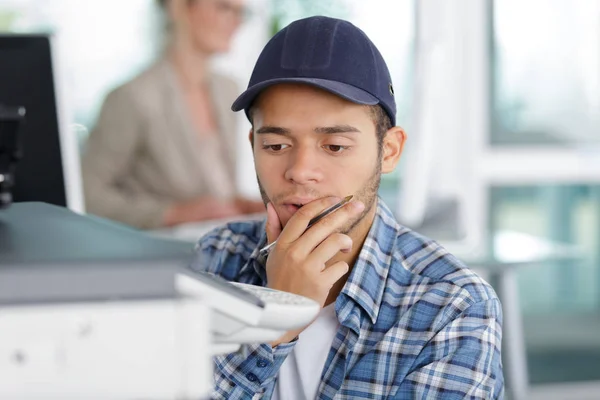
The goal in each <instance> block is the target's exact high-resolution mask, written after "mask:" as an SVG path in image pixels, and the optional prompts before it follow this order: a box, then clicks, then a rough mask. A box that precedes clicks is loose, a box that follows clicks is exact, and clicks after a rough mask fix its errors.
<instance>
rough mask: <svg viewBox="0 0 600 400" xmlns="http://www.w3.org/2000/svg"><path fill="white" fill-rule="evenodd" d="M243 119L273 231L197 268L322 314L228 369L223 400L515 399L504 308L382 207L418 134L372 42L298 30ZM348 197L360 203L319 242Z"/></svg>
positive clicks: (206, 253)
mask: <svg viewBox="0 0 600 400" xmlns="http://www.w3.org/2000/svg"><path fill="white" fill-rule="evenodd" d="M232 109H233V110H234V111H239V110H245V112H246V115H247V116H248V118H249V119H250V121H251V123H252V130H251V132H250V143H251V145H252V148H253V152H254V161H255V167H256V173H257V177H258V181H259V186H260V190H261V193H262V197H263V200H264V202H265V204H266V206H267V220H266V221H262V222H242V223H233V224H229V225H227V226H224V227H222V228H219V229H216V230H214V231H212V232H211V233H210V234H208V235H207V236H205V237H204V238H202V239H201V240H200V242H199V246H198V249H199V250H198V251H199V254H198V260H202V261H201V262H198V263H197V264H196V265H195V266H194V268H197V269H201V270H204V271H206V270H208V271H210V272H214V273H216V274H219V275H221V276H223V277H225V278H226V279H229V280H232V281H239V282H244V283H251V284H255V285H261V286H268V287H271V288H274V289H279V290H284V291H288V292H292V293H297V294H300V295H303V296H306V297H309V298H312V299H314V300H316V301H317V302H319V303H320V304H321V305H322V306H323V309H322V310H321V312H320V314H319V316H318V317H317V318H316V319H315V321H313V323H311V324H310V325H309V326H308V327H306V328H305V329H302V330H298V331H294V332H288V333H287V334H286V335H284V336H283V337H282V338H280V339H279V340H277V341H276V342H273V343H268V344H266V343H265V344H260V345H245V346H243V347H242V349H241V350H240V351H239V352H237V353H234V354H230V355H227V356H223V357H217V358H216V367H215V393H214V397H215V398H227V399H253V398H265V399H269V398H274V399H280V400H290V399H292V400H293V399H309V398H310V399H314V398H317V399H334V398H335V399H363V398H364V399H366V398H369V399H373V398H399V399H405V398H411V399H413V398H419V399H458V398H461V399H462V398H469V399H497V398H502V396H503V392H504V391H503V376H502V365H501V360H500V342H501V335H502V334H501V320H502V317H501V315H502V312H501V306H500V302H499V301H498V298H497V297H496V294H495V293H494V291H493V290H492V289H491V287H490V286H489V285H488V284H487V283H486V282H484V281H483V280H482V279H480V278H479V277H478V276H477V275H475V274H474V273H473V272H471V271H469V270H468V269H467V268H466V267H464V266H463V265H462V264H461V263H460V261H458V260H457V259H456V258H454V257H453V256H452V255H450V254H449V253H448V252H447V251H446V250H444V249H443V248H442V247H440V246H439V245H438V244H437V243H435V242H433V241H431V240H429V239H427V238H424V237H422V236H420V235H418V234H416V233H415V232H412V231H410V230H409V229H407V228H405V227H402V226H400V225H399V224H398V222H396V220H395V219H394V217H393V215H392V213H391V211H390V210H389V209H388V208H387V206H386V205H385V204H384V203H383V202H382V200H381V199H379V198H378V196H377V189H378V187H379V181H380V176H381V174H382V173H388V172H391V171H392V170H393V169H394V168H395V166H396V164H397V163H398V160H399V159H400V155H401V153H402V148H403V146H404V141H405V133H404V131H403V130H402V129H401V128H400V127H397V126H395V124H396V121H395V116H396V105H395V101H394V90H393V87H392V83H391V80H390V75H389V71H388V69H387V66H386V64H385V62H384V60H383V58H382V56H381V54H380V53H379V51H378V50H377V48H376V47H375V46H374V45H373V43H372V42H371V41H370V40H369V39H368V38H367V36H366V35H365V34H364V33H363V32H362V31H361V30H359V29H358V28H356V27H355V26H354V25H352V24H350V23H348V22H346V21H342V20H337V19H332V18H326V17H311V18H307V19H303V20H299V21H296V22H294V23H292V24H291V25H289V26H288V27H286V28H285V29H283V30H282V31H281V32H279V33H278V34H277V35H275V36H274V37H273V38H272V39H271V41H269V43H268V44H267V45H266V46H265V48H264V50H263V52H262V53H261V55H260V57H259V59H258V61H257V63H256V66H255V68H254V71H253V74H252V77H251V79H250V83H249V85H248V89H247V90H246V91H245V92H244V93H243V94H242V95H241V96H240V97H238V99H237V100H236V101H235V103H234V104H233V107H232ZM349 194H352V195H354V199H353V200H352V201H351V202H350V203H349V204H347V205H346V206H344V207H343V208H341V209H340V210H338V211H336V212H335V213H332V214H330V215H329V216H327V217H326V218H324V219H322V220H321V221H320V222H318V223H317V224H315V225H314V226H313V227H311V228H310V229H308V230H307V229H306V228H307V225H308V222H309V221H310V219H311V218H313V217H314V216H316V215H317V214H318V213H319V212H320V211H322V210H323V209H325V208H326V207H328V206H330V205H332V204H334V203H336V202H337V201H339V200H340V198H343V197H345V196H347V195H349ZM276 239H277V244H276V245H275V246H274V247H273V248H272V250H271V252H270V253H269V255H268V257H264V256H261V255H260V254H259V249H260V248H262V247H263V246H265V245H266V244H267V243H271V242H273V241H274V240H276Z"/></svg>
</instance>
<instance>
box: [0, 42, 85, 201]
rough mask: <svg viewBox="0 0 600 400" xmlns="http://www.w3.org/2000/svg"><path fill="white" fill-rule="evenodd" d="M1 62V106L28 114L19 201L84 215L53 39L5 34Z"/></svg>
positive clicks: (18, 177) (17, 193)
mask: <svg viewBox="0 0 600 400" xmlns="http://www.w3.org/2000/svg"><path fill="white" fill-rule="evenodd" d="M0 60H2V61H1V62H0V104H2V105H3V106H5V107H23V108H24V109H25V111H26V116H25V121H24V123H22V124H21V128H20V132H19V140H20V148H21V151H22V158H21V159H20V160H19V163H18V165H17V168H16V172H15V181H14V187H13V188H12V191H13V193H12V195H13V202H23V201H40V202H44V203H50V204H54V205H58V206H64V207H68V208H70V209H71V210H73V211H76V212H83V211H84V208H83V204H84V203H83V190H82V185H81V172H80V162H79V154H78V145H77V138H76V135H75V132H74V131H72V130H71V129H70V125H69V121H68V113H67V111H66V109H65V104H64V96H63V95H62V93H61V92H60V90H61V85H60V79H59V74H58V67H57V63H56V51H55V45H54V41H53V40H52V37H51V36H50V35H26V34H2V35H0Z"/></svg>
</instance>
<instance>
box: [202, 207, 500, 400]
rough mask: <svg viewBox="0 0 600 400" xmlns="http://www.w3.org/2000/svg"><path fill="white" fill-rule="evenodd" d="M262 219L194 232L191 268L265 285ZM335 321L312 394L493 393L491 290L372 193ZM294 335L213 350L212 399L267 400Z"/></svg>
mask: <svg viewBox="0 0 600 400" xmlns="http://www.w3.org/2000/svg"><path fill="white" fill-rule="evenodd" d="M265 243H266V233H265V222H264V221H255V222H248V221H246V222H236V223H230V224H228V225H226V226H224V227H221V228H217V229H215V230H213V231H212V232H210V233H209V234H207V235H206V236H204V237H203V238H202V239H201V240H200V242H199V243H198V246H197V249H198V251H197V254H196V259H195V262H194V263H193V267H192V268H193V269H198V270H202V271H209V272H213V273H216V274H218V275H221V276H223V277H224V278H225V279H228V280H230V281H237V282H243V283H250V284H254V285H261V286H264V285H266V274H265V265H264V262H265V260H264V259H262V258H259V257H258V249H259V248H261V247H262V246H263V245H264V244H265ZM335 311H336V314H337V318H338V320H339V323H340V326H339V329H338V331H337V333H336V336H335V338H334V339H333V343H332V345H331V348H330V350H329V354H328V356H327V361H326V363H325V366H324V368H323V371H322V373H321V383H320V386H319V389H318V395H317V398H318V399H380V398H386V399H389V398H397V399H463V398H468V399H501V398H503V395H504V380H503V375H502V364H501V360H500V342H501V337H502V327H501V325H502V309H501V305H500V302H499V300H498V298H497V296H496V294H495V293H494V291H493V289H492V288H491V287H490V286H489V285H488V284H487V283H486V282H485V281H483V280H482V279H481V278H479V277H478V276H477V275H476V274H474V273H473V272H471V271H470V270H469V269H467V268H465V267H464V266H463V265H462V264H461V262H460V261H458V260H457V259H456V258H455V257H454V256H452V255H451V254H449V253H448V252H447V251H446V250H445V249H444V248H442V247H441V246H440V245H438V244H437V243H435V242H434V241H432V240H429V239H427V238H424V237H422V236H420V235H418V234H416V233H415V232H413V231H411V230H409V229H407V228H405V227H402V226H400V225H399V224H398V223H397V222H396V220H395V219H394V217H393V215H392V213H391V211H390V210H389V209H388V208H387V206H386V205H385V204H384V203H383V201H381V199H379V203H378V209H377V214H376V216H375V219H374V222H373V225H372V227H371V230H370V232H369V234H368V236H367V239H366V240H365V243H364V245H363V248H362V250H361V252H360V255H359V257H358V260H357V262H356V264H355V265H354V266H353V268H352V272H351V273H350V275H349V277H348V280H347V282H346V284H345V285H344V288H343V290H342V292H341V293H340V295H339V296H338V298H337V300H336V302H335ZM294 345H295V342H291V343H287V344H282V345H279V346H277V347H276V348H274V349H272V348H271V346H270V345H268V344H253V345H243V346H242V348H241V349H240V350H239V351H238V352H236V353H233V354H229V355H224V356H218V357H215V390H214V393H213V398H216V399H260V398H264V399H269V398H271V395H272V393H273V390H274V387H275V382H276V379H277V374H278V371H279V367H280V366H281V364H282V363H283V361H284V360H285V358H286V356H287V355H288V354H289V353H290V351H291V350H292V349H293V347H294Z"/></svg>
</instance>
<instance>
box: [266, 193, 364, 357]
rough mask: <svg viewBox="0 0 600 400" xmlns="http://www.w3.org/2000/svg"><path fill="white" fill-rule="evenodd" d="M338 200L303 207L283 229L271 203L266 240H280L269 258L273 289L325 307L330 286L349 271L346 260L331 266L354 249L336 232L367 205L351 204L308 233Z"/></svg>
mask: <svg viewBox="0 0 600 400" xmlns="http://www.w3.org/2000/svg"><path fill="white" fill-rule="evenodd" d="M338 201H340V199H338V198H334V197H326V198H322V199H318V200H315V201H312V202H311V203H308V204H306V205H304V206H303V207H302V208H300V209H299V210H298V211H297V212H296V213H295V214H294V215H293V216H292V218H290V220H289V221H288V223H287V224H286V226H285V228H284V229H283V230H282V229H281V223H280V220H279V217H278V215H277V212H276V211H275V208H274V207H273V205H272V204H270V203H269V204H268V205H267V238H268V241H269V243H271V242H273V241H274V240H275V239H277V244H276V245H275V247H273V248H272V249H271V252H270V254H269V257H268V259H267V267H266V268H267V281H268V286H269V287H270V288H272V289H277V290H283V291H285V292H290V293H295V294H298V295H301V296H305V297H308V298H310V299H313V300H315V301H316V302H318V303H319V304H320V305H321V307H323V305H324V303H325V300H326V299H327V295H328V294H329V290H330V289H331V287H332V286H333V285H334V284H335V283H336V282H337V281H338V280H339V279H340V278H341V277H343V276H344V275H345V274H346V273H347V272H348V270H349V268H350V267H349V266H348V264H347V263H346V262H344V261H338V262H336V263H333V264H331V265H328V262H329V261H330V260H331V259H332V258H333V257H334V256H335V255H337V254H338V253H339V252H340V251H342V252H349V251H350V250H351V249H352V239H351V238H350V236H348V235H345V234H342V233H338V232H337V231H338V230H339V229H340V228H341V227H342V226H344V225H346V224H347V223H348V221H349V220H351V219H353V218H356V217H358V216H359V215H360V213H361V211H362V210H363V209H364V204H363V203H361V202H359V201H352V202H350V203H348V204H346V205H345V206H344V207H342V208H340V209H339V210H337V211H336V212H334V213H332V214H330V215H328V216H327V217H325V218H324V219H322V220H321V221H319V222H318V223H316V224H315V225H314V226H312V227H311V228H310V229H309V230H306V228H307V226H308V223H309V221H310V220H311V219H312V218H314V217H316V216H317V215H318V214H319V213H320V212H321V211H323V210H324V209H326V208H327V207H329V206H332V205H333V204H335V203H337V202H338ZM302 330H304V328H302V329H299V330H297V331H293V332H288V333H287V334H286V335H285V336H284V337H282V338H281V339H280V340H278V341H276V342H273V343H271V345H273V346H276V345H277V344H279V343H284V342H289V341H290V340H292V339H293V338H294V337H296V336H297V335H298V334H299V333H300V332H301V331H302Z"/></svg>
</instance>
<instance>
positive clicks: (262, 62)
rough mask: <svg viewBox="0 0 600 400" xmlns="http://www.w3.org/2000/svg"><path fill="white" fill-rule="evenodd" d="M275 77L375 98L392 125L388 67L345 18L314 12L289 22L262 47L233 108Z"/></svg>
mask: <svg viewBox="0 0 600 400" xmlns="http://www.w3.org/2000/svg"><path fill="white" fill-rule="evenodd" d="M278 83H303V84H307V85H312V86H315V87H318V88H321V89H323V90H326V91H328V92H331V93H333V94H335V95H337V96H339V97H341V98H344V99H346V100H349V101H351V102H353V103H357V104H365V105H375V104H379V105H381V106H382V107H383V109H384V110H385V112H386V113H387V114H388V115H389V117H390V120H391V122H392V125H396V102H395V100H394V88H393V86H392V80H391V78H390V72H389V70H388V68H387V65H386V63H385V61H384V59H383V57H382V56H381V53H380V52H379V50H378V49H377V47H375V45H374V44H373V42H371V40H370V39H369V38H368V37H367V35H366V34H365V33H364V32H363V31H362V30H360V29H359V28H357V27H356V26H355V25H353V24H352V23H350V22H348V21H344V20H341V19H337V18H330V17H323V16H315V17H309V18H304V19H300V20H297V21H294V22H292V23H291V24H289V25H288V26H286V27H285V28H283V29H282V30H281V31H279V32H278V33H277V34H276V35H275V36H273V37H272V38H271V40H269V42H268V43H267V44H266V46H265V48H264V49H263V51H262V52H261V54H260V56H259V57H258V60H257V61H256V65H255V66H254V70H253V71H252V75H251V77H250V82H249V83H248V88H247V89H246V91H245V92H243V93H242V94H241V95H240V96H239V97H238V98H237V99H236V100H235V101H234V103H233V105H232V106H231V109H232V110H233V111H240V110H244V111H245V112H246V115H247V116H248V118H249V115H248V111H249V109H250V107H251V106H252V103H253V101H254V100H255V99H256V97H257V96H258V95H259V94H260V92H261V91H263V90H264V89H266V88H268V87H270V86H272V85H275V84H278Z"/></svg>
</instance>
